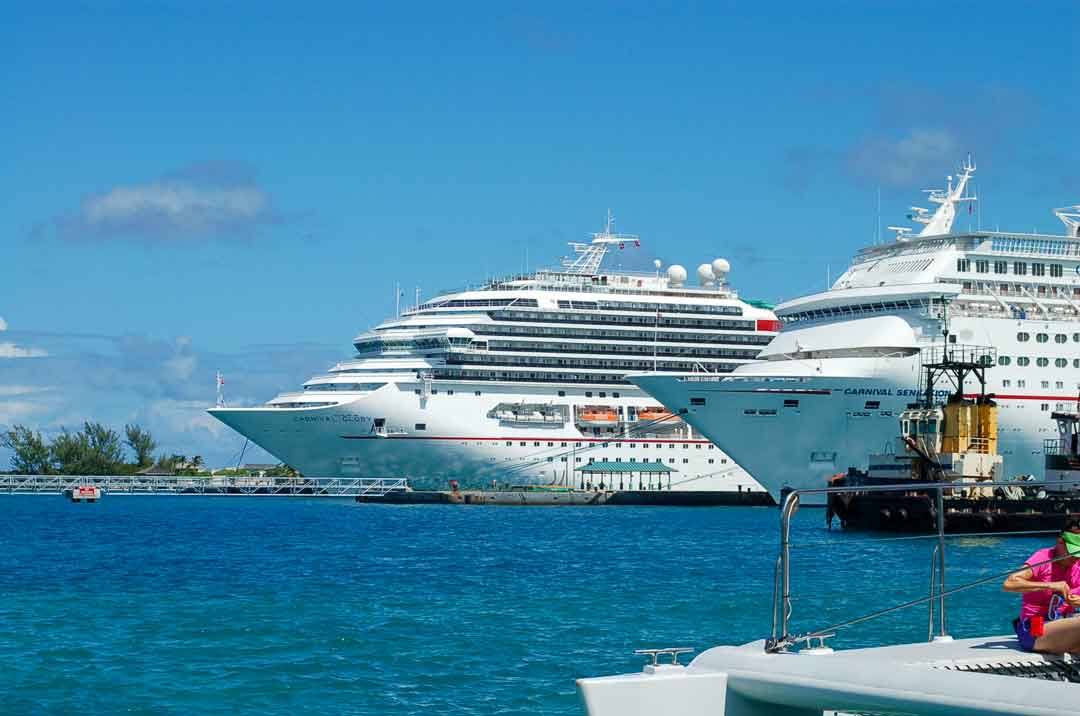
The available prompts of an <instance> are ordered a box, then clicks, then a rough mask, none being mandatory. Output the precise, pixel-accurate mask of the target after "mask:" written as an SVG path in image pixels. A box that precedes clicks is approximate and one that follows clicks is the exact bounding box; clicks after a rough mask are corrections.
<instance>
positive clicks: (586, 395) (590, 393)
mask: <svg viewBox="0 0 1080 716" xmlns="http://www.w3.org/2000/svg"><path fill="white" fill-rule="evenodd" d="M585 397H586V398H591V397H592V391H591V390H586V391H585Z"/></svg>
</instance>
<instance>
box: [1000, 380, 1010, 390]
mask: <svg viewBox="0 0 1080 716" xmlns="http://www.w3.org/2000/svg"><path fill="white" fill-rule="evenodd" d="M1011 385H1012V381H1011V380H1009V379H1008V378H1006V379H1005V380H1003V381H1001V387H1002V388H1008V387H1010V386H1011Z"/></svg>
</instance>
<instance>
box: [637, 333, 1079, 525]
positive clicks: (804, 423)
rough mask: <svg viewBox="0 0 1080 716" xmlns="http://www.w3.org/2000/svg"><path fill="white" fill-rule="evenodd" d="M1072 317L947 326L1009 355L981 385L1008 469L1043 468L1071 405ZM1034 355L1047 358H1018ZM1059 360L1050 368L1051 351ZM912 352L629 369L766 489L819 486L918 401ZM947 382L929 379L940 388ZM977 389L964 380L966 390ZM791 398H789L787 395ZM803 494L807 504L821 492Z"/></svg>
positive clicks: (868, 449) (860, 462)
mask: <svg viewBox="0 0 1080 716" xmlns="http://www.w3.org/2000/svg"><path fill="white" fill-rule="evenodd" d="M1075 326H1076V324H1075V323H1071V322H1059V321H1032V320H1028V321H1016V320H1004V319H985V318H982V319H970V318H957V319H955V320H954V321H953V328H954V330H956V331H957V332H959V333H960V334H961V335H969V336H972V337H973V338H975V339H977V340H978V341H979V342H980V343H984V344H986V345H993V346H995V347H997V348H998V351H999V353H1000V354H1001V355H1004V356H1009V357H1011V361H1010V364H1009V365H1008V366H996V367H993V368H991V369H990V370H989V371H988V374H987V379H988V385H987V392H989V393H992V394H994V395H995V396H996V400H997V403H998V405H999V412H998V420H999V429H998V438H999V452H1000V453H1001V455H1002V456H1003V458H1004V469H1005V474H1006V475H1007V476H1009V477H1012V476H1016V475H1042V473H1043V461H1044V457H1043V440H1045V439H1047V438H1051V437H1054V435H1056V433H1055V428H1054V424H1053V422H1052V421H1051V420H1050V412H1051V411H1053V410H1062V409H1065V408H1069V409H1072V408H1073V406H1075V405H1076V400H1077V394H1076V392H1075V390H1076V388H1077V386H1078V385H1080V370H1077V369H1076V368H1074V367H1073V366H1074V365H1075V364H1074V359H1075V357H1076V355H1077V353H1076V351H1077V348H1076V346H1077V345H1078V344H1077V343H1076V342H1075V341H1074V340H1073V339H1072V334H1073V333H1074V332H1075V330H1076V329H1075ZM1039 332H1045V333H1046V334H1047V335H1051V336H1054V335H1067V336H1069V341H1068V343H1056V342H1053V341H1048V342H1047V343H1044V344H1041V345H1040V344H1035V345H1036V346H1037V347H1033V346H1032V343H1033V341H1027V342H1024V343H1018V342H1017V334H1018V333H1030V334H1036V333H1039ZM1025 354H1035V355H1038V354H1043V355H1045V357H1046V360H1047V363H1048V364H1049V366H1051V367H1050V368H1038V367H1037V366H1035V365H1033V364H1034V363H1035V361H1034V360H1032V361H1031V363H1032V364H1029V365H1027V366H1024V367H1019V366H1017V365H1016V363H1017V361H1016V356H1017V355H1025ZM1059 360H1066V361H1068V366H1067V367H1062V368H1055V366H1056V365H1057V363H1056V361H1059ZM918 376H919V360H918V356H914V357H898V358H876V359H865V358H847V359H831V360H830V359H825V360H790V361H765V362H761V363H756V364H751V365H747V366H745V367H743V368H740V369H739V370H737V371H736V372H734V373H732V374H730V375H728V376H711V375H702V374H684V375H681V376H671V375H663V374H647V373H646V374H638V375H630V376H628V378H629V380H631V381H632V382H633V383H635V384H636V385H638V386H639V387H641V388H642V389H644V390H645V391H646V392H647V393H649V394H650V395H651V396H653V397H654V398H656V399H657V400H659V401H660V402H661V403H663V404H664V405H666V406H667V407H668V408H670V409H672V410H674V411H676V412H681V411H683V410H685V411H686V412H685V414H682V415H681V416H680V417H682V418H683V419H685V420H686V422H687V423H689V424H690V425H692V426H693V427H694V428H695V429H696V430H697V431H699V432H700V433H701V434H702V435H704V436H705V437H707V438H711V439H712V440H713V441H714V442H716V444H717V445H718V446H719V447H720V448H722V449H723V450H724V451H725V452H726V453H727V454H728V455H730V456H731V457H732V458H733V459H734V460H735V461H736V462H737V463H739V464H740V465H742V466H743V467H744V468H745V469H746V470H747V472H749V473H750V475H752V476H753V477H754V478H755V479H756V480H757V481H758V482H759V483H760V484H761V485H762V486H764V487H765V489H767V490H768V491H769V493H770V494H771V495H772V496H773V498H774V499H776V500H779V499H780V496H781V494H782V492H783V491H785V490H790V489H812V488H821V487H825V486H826V483H827V480H828V478H829V477H830V476H832V475H835V474H837V473H844V472H847V470H848V468H852V467H854V468H858V469H866V468H867V467H868V458H869V456H870V454H872V453H882V452H885V451H887V450H888V449H889V447H890V446H891V445H893V444H894V442H895V438H896V436H897V435H898V433H899V423H898V416H899V414H900V411H902V410H903V409H904V408H905V407H906V406H907V405H908V404H909V403H911V402H913V401H914V400H915V399H916V386H918V380H919V379H918ZM948 388H949V386H942V385H939V386H937V393H938V397H939V398H940V397H943V396H944V395H945V394H946V392H947V389H948ZM975 390H977V387H976V386H975V385H973V384H968V385H967V386H966V387H965V391H966V392H967V393H968V394H971V393H973V392H974V391H975ZM793 401H794V403H797V405H795V404H794V403H793ZM819 497H820V496H815V495H808V496H806V498H805V500H804V504H815V502H817V503H821V502H823V500H821V499H819Z"/></svg>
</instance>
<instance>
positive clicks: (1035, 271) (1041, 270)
mask: <svg viewBox="0 0 1080 716" xmlns="http://www.w3.org/2000/svg"><path fill="white" fill-rule="evenodd" d="M1031 275H1032V276H1045V275H1046V264H1031Z"/></svg>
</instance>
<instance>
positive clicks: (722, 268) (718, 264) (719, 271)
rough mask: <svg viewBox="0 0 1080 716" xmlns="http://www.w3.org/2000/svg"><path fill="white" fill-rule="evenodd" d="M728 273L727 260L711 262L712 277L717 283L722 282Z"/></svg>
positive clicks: (728, 265) (729, 266)
mask: <svg viewBox="0 0 1080 716" xmlns="http://www.w3.org/2000/svg"><path fill="white" fill-rule="evenodd" d="M730 271H731V264H729V263H728V260H727V259H716V260H715V261H713V262H712V272H713V276H716V279H717V280H718V281H723V280H724V276H727V275H728V272H730Z"/></svg>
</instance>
